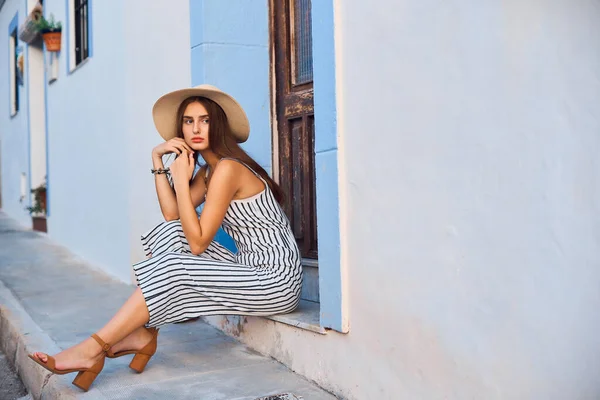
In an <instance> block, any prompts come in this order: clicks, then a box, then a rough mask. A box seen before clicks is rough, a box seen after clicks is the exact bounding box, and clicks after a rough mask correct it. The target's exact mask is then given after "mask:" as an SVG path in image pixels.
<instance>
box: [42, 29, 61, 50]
mask: <svg viewBox="0 0 600 400" xmlns="http://www.w3.org/2000/svg"><path fill="white" fill-rule="evenodd" d="M61 36H62V35H61V32H60V31H58V32H46V33H43V34H42V37H43V38H44V43H45V44H46V50H47V51H60V42H61Z"/></svg>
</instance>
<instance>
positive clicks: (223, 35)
mask: <svg viewBox="0 0 600 400" xmlns="http://www.w3.org/2000/svg"><path fill="white" fill-rule="evenodd" d="M192 3H194V1H193V0H192ZM268 6H269V4H268V1H267V0H227V1H223V0H204V8H203V13H204V15H206V16H207V17H206V18H204V19H203V20H202V22H203V34H204V37H203V42H204V43H221V44H227V45H229V46H236V45H249V46H259V47H262V46H267V45H268V43H269V13H268ZM267 66H268V64H267Z"/></svg>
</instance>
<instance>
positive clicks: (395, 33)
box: [211, 0, 600, 399]
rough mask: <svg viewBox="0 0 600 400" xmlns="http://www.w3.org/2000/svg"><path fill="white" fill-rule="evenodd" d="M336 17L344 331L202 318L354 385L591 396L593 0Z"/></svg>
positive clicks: (299, 365)
mask: <svg viewBox="0 0 600 400" xmlns="http://www.w3.org/2000/svg"><path fill="white" fill-rule="evenodd" d="M335 11H336V20H337V24H336V51H337V57H336V63H337V66H338V70H337V76H338V79H339V82H338V83H339V84H338V93H337V97H338V102H337V104H338V111H339V113H338V130H339V135H340V140H339V146H340V169H341V170H342V172H343V174H342V176H343V177H344V176H345V177H347V180H345V181H344V182H342V184H341V190H340V196H341V197H342V198H343V199H342V201H343V202H344V203H345V204H346V205H347V207H346V208H342V216H341V217H342V219H343V220H344V225H345V226H347V230H345V231H344V232H342V235H343V236H345V237H344V239H343V241H342V243H343V249H342V251H343V252H344V257H343V258H344V259H345V260H346V262H347V264H346V265H345V268H346V273H347V275H348V281H349V287H348V291H349V293H348V295H349V299H350V302H349V312H350V316H349V321H350V333H348V334H347V335H342V334H337V333H335V332H329V333H328V334H327V335H326V336H321V335H317V334H313V333H309V332H305V331H299V330H297V329H294V328H290V327H288V326H284V325H281V324H276V323H274V322H271V321H267V320H264V319H260V318H247V319H242V322H240V323H239V324H237V322H238V321H237V320H235V319H233V318H229V319H217V318H211V321H213V322H214V323H216V324H218V325H220V326H221V327H223V328H224V329H225V330H226V331H229V332H230V333H231V334H234V335H236V336H238V337H240V338H241V339H242V340H243V341H244V342H246V343H249V344H250V345H252V346H253V347H255V348H257V349H258V350H259V351H262V352H265V353H268V354H271V355H273V356H274V357H276V358H277V359H279V360H281V361H283V362H284V363H286V364H287V365H289V366H290V367H291V368H292V369H294V370H295V371H296V372H299V373H301V374H303V375H306V376H307V377H308V378H309V379H313V380H315V381H316V382H318V383H319V384H321V385H323V386H324V387H326V388H328V389H330V390H332V391H334V392H336V393H337V394H339V395H341V396H343V397H344V398H348V399H403V398H407V399H471V398H472V399H591V398H598V396H600V385H599V384H598V376H600V336H598V334H597V331H598V329H599V328H600V313H598V309H599V308H600V268H599V267H600V242H599V236H598V232H600V213H599V211H600V210H599V204H600V201H599V200H600V170H599V166H600V165H599V163H600V161H599V160H600V158H598V154H599V150H600V136H598V133H599V132H600V107H599V105H600V83H599V81H598V71H600V52H599V51H598V49H599V48H600V47H599V45H600V42H599V40H600V39H598V38H600V25H599V24H598V21H600V7H599V6H598V2H597V1H591V0H577V1H567V0H563V1H559V0H556V1H553V2H545V1H528V2H520V1H516V0H512V1H504V2H491V3H490V2H488V3H477V4H474V3H472V2H468V3H467V2H460V1H455V0H450V1H446V2H441V3H440V2H438V1H431V0H424V1H406V0H405V1H397V0H387V1H380V2H364V1H358V0H348V1H343V2H342V1H338V2H336V9H335ZM316 112H318V110H316Z"/></svg>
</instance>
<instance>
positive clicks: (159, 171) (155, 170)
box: [150, 168, 171, 175]
mask: <svg viewBox="0 0 600 400" xmlns="http://www.w3.org/2000/svg"><path fill="white" fill-rule="evenodd" d="M150 171H151V172H152V174H153V175H156V174H171V171H170V170H169V168H165V169H163V168H159V169H154V168H151V169H150Z"/></svg>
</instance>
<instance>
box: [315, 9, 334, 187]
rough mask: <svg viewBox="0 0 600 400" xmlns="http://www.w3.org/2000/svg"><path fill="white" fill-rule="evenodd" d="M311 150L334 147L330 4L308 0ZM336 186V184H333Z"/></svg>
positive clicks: (331, 12) (332, 42)
mask: <svg viewBox="0 0 600 400" xmlns="http://www.w3.org/2000/svg"><path fill="white" fill-rule="evenodd" d="M312 31H313V79H314V83H313V84H314V86H313V87H314V91H315V152H317V153H318V152H321V151H326V150H331V149H337V134H336V132H337V110H336V102H335V95H336V93H335V45H334V38H333V3H332V1H328V0H321V1H313V2H312ZM336 187H337V185H336Z"/></svg>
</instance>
